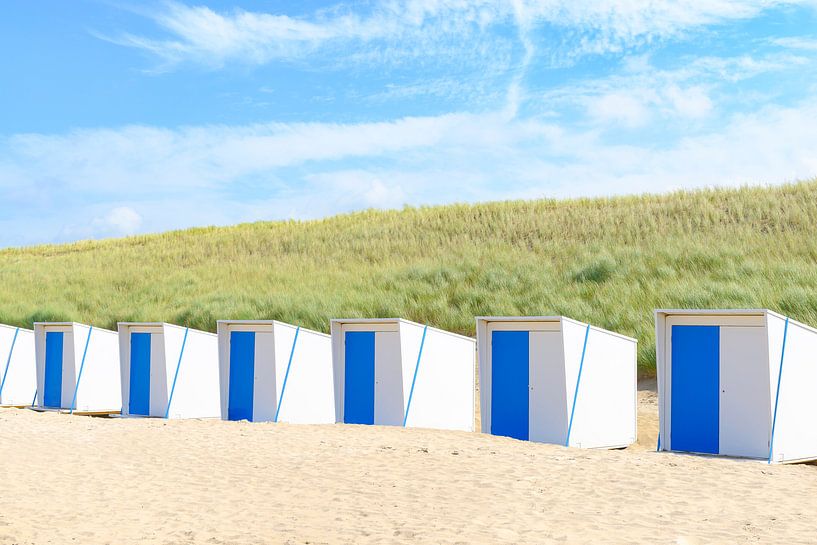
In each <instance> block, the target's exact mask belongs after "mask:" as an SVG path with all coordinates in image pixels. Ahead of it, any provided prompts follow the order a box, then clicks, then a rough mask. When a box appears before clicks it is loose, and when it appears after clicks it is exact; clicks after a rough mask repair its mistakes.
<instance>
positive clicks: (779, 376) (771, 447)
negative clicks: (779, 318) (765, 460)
mask: <svg viewBox="0 0 817 545" xmlns="http://www.w3.org/2000/svg"><path fill="white" fill-rule="evenodd" d="M788 334H789V319H788V318H786V325H785V326H783V349H782V350H781V351H780V370H779V371H778V373H777V393H776V394H775V396H774V417H773V418H772V437H771V440H770V441H769V463H770V464H771V463H772V455H773V453H774V428H775V426H776V425H777V402H778V401H780V381H781V380H782V379H783V358H785V356H786V337H788Z"/></svg>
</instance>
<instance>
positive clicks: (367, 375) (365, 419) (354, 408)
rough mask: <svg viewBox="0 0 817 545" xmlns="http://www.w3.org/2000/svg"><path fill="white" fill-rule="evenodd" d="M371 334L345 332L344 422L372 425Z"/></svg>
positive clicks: (373, 334)
mask: <svg viewBox="0 0 817 545" xmlns="http://www.w3.org/2000/svg"><path fill="white" fill-rule="evenodd" d="M374 336H375V332H374V331H347V332H346V335H345V337H344V339H345V341H346V342H345V343H344V344H345V347H346V348H345V352H344V361H345V362H346V364H345V376H346V378H345V381H344V388H343V421H344V422H345V423H347V424H374Z"/></svg>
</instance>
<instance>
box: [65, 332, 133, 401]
mask: <svg viewBox="0 0 817 545" xmlns="http://www.w3.org/2000/svg"><path fill="white" fill-rule="evenodd" d="M89 332H90V336H89ZM86 345H87V351H86ZM74 349H75V356H74V357H75V360H74V361H75V364H74V365H75V369H74V371H75V373H76V375H75V376H77V377H78V375H79V371H80V367H82V378H81V381H80V383H79V388H78V389H77V401H76V407H75V409H76V410H77V411H90V412H95V411H106V412H107V411H117V412H118V411H120V410H121V409H122V386H121V377H120V367H119V360H118V356H119V336H118V335H117V334H116V333H115V332H113V331H107V330H104V329H96V328H94V329H93V331H91V330H90V327H88V326H84V325H76V326H74ZM83 355H84V356H85V363H84V365H83V363H82V359H83ZM72 398H73V392H72V393H71V395H70V396H69V397H67V398H64V399H63V407H65V408H70V407H71V400H72Z"/></svg>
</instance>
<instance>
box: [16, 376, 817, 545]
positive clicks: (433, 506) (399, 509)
mask: <svg viewBox="0 0 817 545" xmlns="http://www.w3.org/2000/svg"><path fill="white" fill-rule="evenodd" d="M639 406H640V407H639V417H640V426H639V427H640V430H639V444H638V445H635V446H633V447H631V448H629V449H627V450H621V451H589V450H578V449H565V448H562V447H559V446H551V445H540V444H533V443H526V442H520V441H514V440H511V439H505V438H498V437H490V436H487V435H482V434H477V433H460V432H443V431H430V430H404V429H398V428H385V427H364V426H341V425H337V426H290V425H282V424H277V425H276V424H249V423H235V422H220V421H170V422H165V421H162V420H135V419H106V418H91V417H80V416H69V415H59V414H38V413H35V412H32V411H28V410H20V409H4V410H0V434H1V435H0V436H1V437H2V439H0V490H2V497H1V498H0V543H2V544H12V543H14V544H26V543H37V544H40V543H54V544H60V545H64V544H70V543H82V544H97V543H111V544H123V545H124V544H134V543H139V544H146V543H160V544H165V543H180V544H181V543H184V544H188V543H195V544H198V543H201V544H231V545H233V544H237V545H240V544H266V543H690V544H691V543H814V542H815V541H817V522H815V521H817V466H814V465H789V466H767V465H765V464H762V463H758V462H747V461H736V460H728V459H718V458H707V457H698V456H683V455H674V454H667V453H660V454H659V453H655V452H653V451H654V448H655V438H656V427H657V424H656V422H657V414H656V405H655V394H654V393H653V392H651V391H641V392H639Z"/></svg>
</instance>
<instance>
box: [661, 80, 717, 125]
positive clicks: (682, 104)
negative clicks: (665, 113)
mask: <svg viewBox="0 0 817 545" xmlns="http://www.w3.org/2000/svg"><path fill="white" fill-rule="evenodd" d="M666 99H667V101H668V102H669V104H670V106H671V108H672V110H673V111H674V112H675V113H677V114H678V115H680V116H681V117H685V118H694V119H700V118H703V117H706V116H707V115H708V114H709V112H711V111H712V100H710V98H709V95H708V94H707V92H706V91H705V90H704V89H703V88H702V87H700V86H697V87H687V88H686V89H682V88H680V87H678V86H672V87H670V88H668V89H667V90H666Z"/></svg>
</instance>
